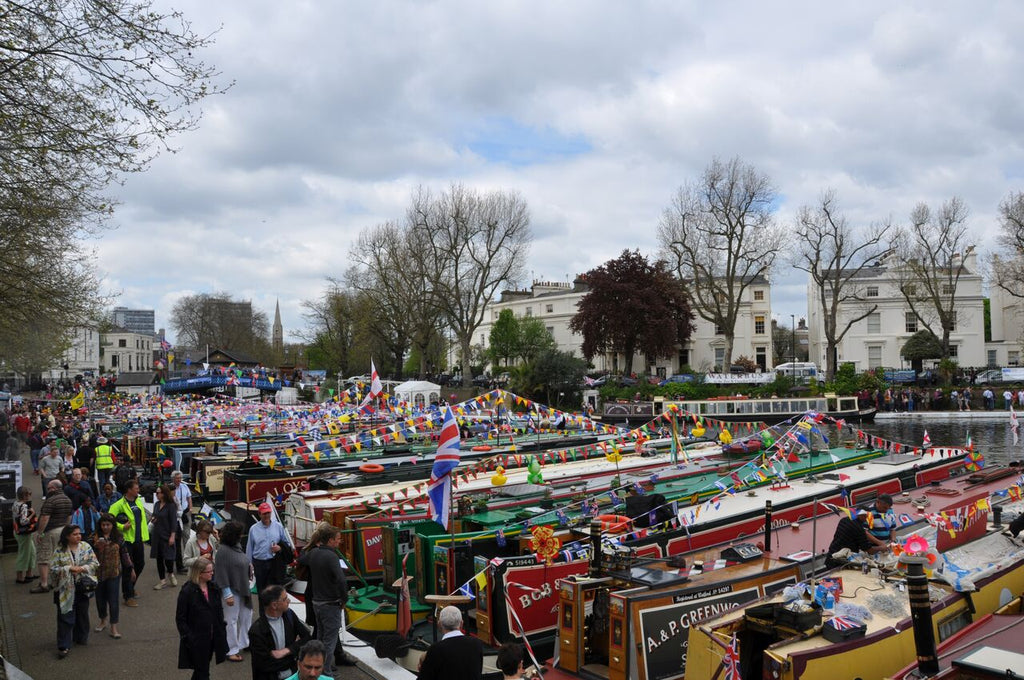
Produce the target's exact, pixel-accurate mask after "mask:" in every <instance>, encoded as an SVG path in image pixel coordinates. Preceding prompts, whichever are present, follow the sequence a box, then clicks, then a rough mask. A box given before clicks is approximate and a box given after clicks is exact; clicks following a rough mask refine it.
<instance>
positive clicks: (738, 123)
mask: <svg viewBox="0 0 1024 680" xmlns="http://www.w3.org/2000/svg"><path fill="white" fill-rule="evenodd" d="M157 1H158V6H160V7H163V6H164V5H165V3H166V6H167V7H170V6H173V7H175V8H177V9H181V10H182V11H183V12H184V13H185V15H186V16H187V17H188V18H189V19H191V20H192V22H193V23H194V25H195V27H196V28H197V29H198V30H199V31H200V32H206V31H213V30H216V29H218V27H220V33H219V34H218V37H217V42H216V45H215V46H214V47H213V48H212V49H210V50H209V51H207V52H206V53H204V54H202V55H201V56H202V58H203V59H204V60H206V61H208V62H210V63H213V64H216V66H217V67H218V68H219V69H220V71H221V72H222V73H223V81H224V82H228V81H234V83H235V84H234V87H233V88H232V89H231V90H230V91H229V92H228V93H227V94H225V95H222V96H218V97H216V98H214V99H210V100H207V101H206V102H205V105H204V107H203V109H204V118H203V121H202V123H201V127H200V128H199V129H198V130H196V131H195V132H192V133H189V134H186V135H183V136H181V137H178V138H177V139H176V140H175V142H176V145H177V146H178V147H179V151H178V152H177V153H175V154H165V155H164V156H162V157H160V158H158V159H157V160H156V161H155V162H154V163H153V164H152V167H151V168H150V170H149V171H148V172H146V173H144V174H140V175H136V176H132V177H129V178H128V179H127V181H126V183H125V184H124V186H123V187H119V188H118V190H117V191H118V198H119V200H120V201H121V205H120V208H119V209H118V212H117V215H116V217H115V220H114V223H115V226H116V228H115V229H113V230H111V231H109V232H107V233H105V234H104V235H103V237H102V239H101V240H100V241H99V242H98V243H97V244H96V247H97V250H98V252H99V254H100V257H101V262H102V265H101V266H102V269H103V270H104V272H105V273H106V277H107V279H106V283H107V286H108V287H109V289H110V290H112V291H116V292H120V293H121V296H120V299H119V304H123V305H126V306H129V307H142V308H154V309H156V310H157V325H158V326H167V325H168V317H169V313H170V310H171V307H172V306H173V304H174V302H175V300H177V299H178V298H179V297H180V296H181V295H185V294H191V293H200V292H215V291H227V292H229V293H231V294H232V295H233V296H235V298H236V299H251V300H252V301H253V304H254V305H255V306H256V307H258V308H261V309H263V310H264V311H266V312H267V313H268V315H271V316H272V315H273V310H274V302H275V300H276V299H280V302H281V313H282V317H283V320H284V327H285V334H286V339H295V336H294V334H295V332H296V331H297V330H299V329H301V328H302V327H303V325H304V322H303V319H302V311H301V307H300V305H301V302H302V301H303V300H307V299H312V298H316V297H317V296H319V295H320V293H321V292H322V291H323V290H324V288H325V279H326V277H328V276H340V275H341V274H342V273H343V272H344V270H345V269H346V267H347V262H348V259H349V257H348V255H349V252H350V249H351V247H352V245H353V243H354V242H355V239H356V237H357V235H358V234H359V232H360V231H361V230H363V229H365V228H367V227H371V226H373V225H375V224H378V223H380V222H383V221H385V220H389V219H399V218H401V217H402V215H403V213H404V210H405V208H406V206H407V205H408V204H409V199H410V195H411V192H412V191H413V189H414V188H415V187H417V186H418V185H424V186H426V187H429V188H431V189H435V190H442V189H444V188H445V187H447V186H448V185H449V184H450V183H451V182H462V183H464V184H467V185H469V186H472V187H476V188H479V189H481V190H489V189H498V188H500V189H505V190H514V191H517V192H519V193H520V194H522V196H523V197H524V198H525V199H526V201H527V203H528V204H529V206H530V212H531V215H532V227H533V231H534V242H533V247H532V250H531V252H530V256H529V264H528V267H527V269H528V270H529V272H530V275H531V276H532V278H533V279H540V280H558V281H565V280H567V279H571V278H572V277H573V276H575V275H576V274H577V273H580V272H583V271H586V270H588V269H591V268H593V267H595V266H597V265H599V264H601V263H602V262H604V261H606V260H608V259H610V258H612V257H615V256H617V255H618V254H619V253H620V252H621V251H622V250H623V249H625V248H630V249H633V248H638V249H640V251H641V252H643V253H645V254H648V255H654V254H656V252H657V236H656V233H657V224H658V220H659V217H660V214H661V212H662V211H663V210H664V208H665V207H666V206H667V205H669V202H670V199H671V196H672V194H673V192H674V191H675V190H676V189H677V188H678V187H679V186H680V185H681V184H682V183H683V182H685V181H687V180H691V179H695V178H697V177H699V175H700V173H701V171H702V170H703V169H704V168H705V167H706V166H707V164H708V163H709V161H710V160H711V159H712V158H713V157H715V156H719V157H722V158H729V157H731V156H735V155H739V156H741V157H742V158H743V159H744V160H746V161H747V162H749V163H752V164H753V165H755V166H756V167H757V168H758V169H760V170H761V171H763V172H764V173H766V174H767V175H768V176H770V177H771V178H772V180H773V181H774V183H775V185H776V187H777V189H778V192H779V196H780V201H779V213H778V219H779V220H780V221H781V222H783V223H789V222H791V220H792V217H793V215H794V214H795V212H796V210H797V209H798V208H799V206H801V205H803V204H806V203H811V202H813V201H814V200H815V199H816V198H817V197H818V196H819V194H820V193H821V192H822V190H824V189H826V188H833V189H835V191H836V192H837V194H838V197H839V199H840V202H841V205H842V207H843V209H844V210H845V212H846V214H847V215H848V217H849V218H850V220H851V221H852V222H853V223H854V224H859V225H867V224H869V223H871V222H873V221H877V220H882V219H886V218H889V217H892V218H893V219H894V220H896V221H906V217H907V215H908V214H909V212H910V210H911V208H912V207H913V206H914V205H915V204H916V203H918V202H921V201H924V202H927V203H930V204H932V205H936V206H937V205H938V204H940V203H941V202H942V201H943V200H946V199H948V198H949V197H951V196H954V195H959V196H961V197H963V199H964V200H965V201H966V203H967V205H968V206H969V208H970V211H971V218H970V225H971V228H972V229H973V231H974V233H975V235H976V241H977V243H978V245H979V250H980V251H981V252H982V253H983V254H984V253H985V252H990V251H991V248H992V247H993V243H992V236H993V234H994V232H995V229H996V213H997V207H998V204H999V202H1000V200H1001V199H1002V198H1003V197H1005V196H1006V195H1007V194H1008V193H1009V192H1010V191H1019V190H1022V189H1024V176H1022V175H1024V152H1022V148H1021V144H1022V140H1024V106H1022V97H1024V95H1022V89H1021V87H1020V84H1021V78H1022V75H1021V74H1024V55H1022V49H1021V47H1020V45H1021V41H1020V36H1021V35H1024V5H1022V4H1020V3H1017V2H1011V1H1007V2H987V3H982V4H980V5H976V4H973V3H952V2H916V3H915V2H908V3H891V2H885V3H881V2H862V3H848V4H849V5H851V6H849V7H843V6H842V5H843V3H840V4H839V5H833V4H832V3H820V2H787V3H764V2H740V1H736V2H729V1H727V2H722V3H705V2H675V1H672V2H670V1H662V2H648V1H643V0H631V2H601V1H597V0H592V1H589V2H574V1H570V0H562V1H559V2H551V1H550V0H538V1H534V2H530V1H520V2H496V1H480V0H472V1H470V0H467V1H465V2H447V1H442V0H439V1H435V2H426V1H423V2H392V1H388V0H374V1H373V2H351V1H349V2H344V1H340V0H339V1H325V0H322V1H321V2H309V1H292V2H269V1H267V0H245V1H244V2H243V1H242V0H230V1H229V0H221V1H218V2H209V1H208V0H174V1H173V2H169V0H157ZM775 284H776V285H775V288H774V289H773V293H772V296H773V297H772V303H773V309H774V311H775V313H776V314H777V316H779V317H780V318H782V319H785V323H786V324H787V325H788V323H789V318H788V317H789V315H790V314H796V315H798V316H802V315H804V314H805V313H806V295H805V284H804V279H803V277H802V276H798V275H796V274H794V272H793V270H792V269H791V268H790V267H788V266H785V265H784V266H781V267H780V268H779V270H778V272H777V274H776V276H775ZM168 333H169V335H170V337H171V338H172V339H173V335H174V334H173V331H172V330H171V329H170V328H168Z"/></svg>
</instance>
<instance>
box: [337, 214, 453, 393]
mask: <svg viewBox="0 0 1024 680" xmlns="http://www.w3.org/2000/svg"><path fill="white" fill-rule="evenodd" d="M413 238H414V233H413V230H411V229H408V228H405V227H402V226H401V225H399V224H397V223H395V222H386V223H384V224H379V225H377V226H376V227H373V228H371V229H367V230H364V231H363V232H362V233H361V234H360V235H359V240H358V242H357V243H356V245H355V247H354V248H353V249H352V252H351V258H352V261H353V262H354V263H356V267H354V268H353V269H352V270H351V271H350V272H349V274H348V277H347V282H348V284H349V285H350V286H351V287H352V288H353V289H355V290H358V291H359V292H360V293H362V294H364V295H366V296H367V297H368V298H369V300H370V303H371V305H372V310H371V313H370V314H369V315H368V318H367V322H368V323H369V324H370V325H371V327H372V328H373V330H374V332H375V333H376V334H377V336H378V337H379V338H380V340H381V342H383V343H384V344H385V345H386V346H387V347H388V350H389V352H390V354H391V357H392V360H393V362H394V369H395V370H394V373H395V374H396V375H398V374H400V372H401V371H402V366H403V361H404V358H405V355H406V353H407V351H408V350H409V349H410V347H414V348H415V349H416V350H417V354H418V355H419V357H420V367H419V374H420V375H425V374H426V372H427V361H428V357H429V352H428V348H429V345H430V342H431V340H432V339H434V338H435V337H436V336H437V334H438V328H439V326H440V325H441V314H440V312H439V311H438V309H437V306H436V305H435V304H434V299H433V294H432V290H431V288H430V285H429V281H428V278H427V276H426V274H425V272H424V271H423V269H422V265H423V262H422V260H421V258H419V257H418V256H417V255H418V249H417V247H416V243H415V242H414V240H413Z"/></svg>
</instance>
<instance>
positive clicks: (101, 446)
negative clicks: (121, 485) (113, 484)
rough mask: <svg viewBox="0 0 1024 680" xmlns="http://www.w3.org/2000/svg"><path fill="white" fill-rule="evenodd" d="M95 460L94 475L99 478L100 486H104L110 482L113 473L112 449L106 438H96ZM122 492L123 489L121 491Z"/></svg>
mask: <svg viewBox="0 0 1024 680" xmlns="http://www.w3.org/2000/svg"><path fill="white" fill-rule="evenodd" d="M94 452H95V454H96V455H95V460H96V475H97V476H98V477H99V482H100V485H101V486H102V485H103V484H106V483H107V482H108V481H109V480H110V475H111V473H112V472H113V471H114V449H113V447H112V446H110V443H109V442H107V438H106V437H104V436H102V435H100V436H99V437H96V448H95V449H94ZM121 491H122V492H123V491H124V489H121Z"/></svg>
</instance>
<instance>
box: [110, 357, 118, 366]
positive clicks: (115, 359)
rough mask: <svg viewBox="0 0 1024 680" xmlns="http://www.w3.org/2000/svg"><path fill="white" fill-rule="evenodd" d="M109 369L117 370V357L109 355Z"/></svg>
mask: <svg viewBox="0 0 1024 680" xmlns="http://www.w3.org/2000/svg"><path fill="white" fill-rule="evenodd" d="M110 367H111V368H117V355H116V354H111V355H110Z"/></svg>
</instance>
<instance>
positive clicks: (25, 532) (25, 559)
mask: <svg viewBox="0 0 1024 680" xmlns="http://www.w3.org/2000/svg"><path fill="white" fill-rule="evenodd" d="M17 498H18V500H16V501H15V502H14V508H13V509H12V511H11V515H12V516H13V518H14V538H15V540H16V541H17V542H18V559H17V561H16V563H15V575H14V582H15V583H28V582H29V581H34V580H35V579H36V577H35V576H33V575H32V565H34V564H35V563H36V543H35V541H34V540H33V536H32V534H33V533H34V532H35V530H36V519H38V518H37V517H36V512H35V510H33V509H32V489H30V488H28V487H27V486H21V487H18V496H17Z"/></svg>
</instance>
